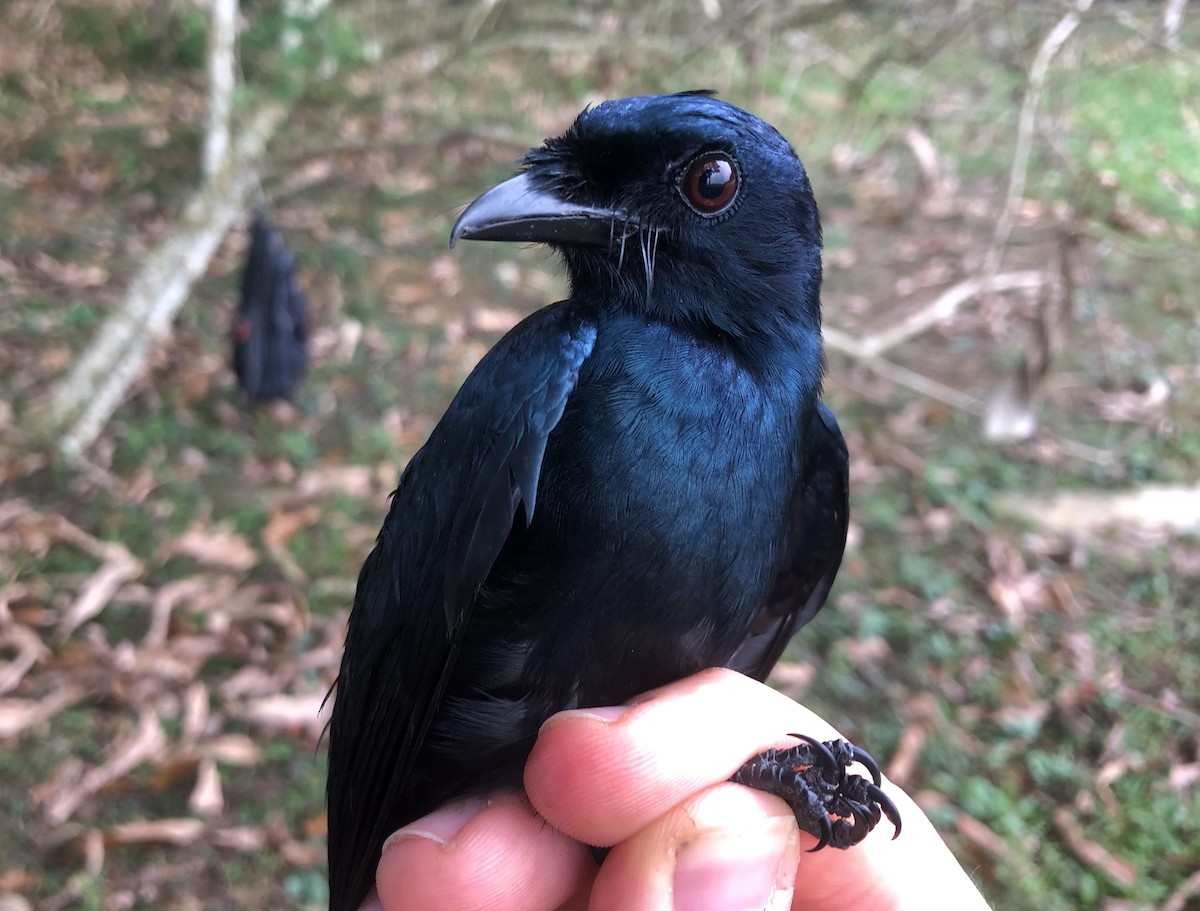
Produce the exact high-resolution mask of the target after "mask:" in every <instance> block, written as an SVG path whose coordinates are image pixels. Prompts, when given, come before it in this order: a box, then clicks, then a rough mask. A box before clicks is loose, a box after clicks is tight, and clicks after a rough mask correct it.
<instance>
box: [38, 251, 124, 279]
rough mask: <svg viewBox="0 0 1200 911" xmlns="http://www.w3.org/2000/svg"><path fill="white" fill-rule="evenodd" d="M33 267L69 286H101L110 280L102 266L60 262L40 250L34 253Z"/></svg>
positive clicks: (49, 277)
mask: <svg viewBox="0 0 1200 911" xmlns="http://www.w3.org/2000/svg"><path fill="white" fill-rule="evenodd" d="M33 267H34V268H35V269H37V270H38V271H39V272H41V273H42V275H44V276H46V278H48V279H50V280H51V281H53V282H57V283H58V284H60V285H65V286H66V287H68V288H99V287H101V286H102V285H103V284H104V283H105V282H107V281H108V273H107V272H105V271H104V270H103V269H102V268H100V266H95V265H93V266H79V265H76V264H74V263H60V262H59V261H58V260H56V259H54V258H53V257H51V256H47V255H46V254H45V253H42V252H40V251H39V252H38V253H36V254H34V257H33Z"/></svg>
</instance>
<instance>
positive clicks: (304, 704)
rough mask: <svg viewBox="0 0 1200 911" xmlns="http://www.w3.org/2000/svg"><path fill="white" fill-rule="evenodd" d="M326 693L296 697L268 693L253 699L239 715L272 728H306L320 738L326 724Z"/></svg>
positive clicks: (304, 729)
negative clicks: (322, 703) (322, 710)
mask: <svg viewBox="0 0 1200 911" xmlns="http://www.w3.org/2000/svg"><path fill="white" fill-rule="evenodd" d="M324 698H325V694H324V693H323V692H317V693H305V694H302V695H296V696H266V697H263V698H262V699H253V700H251V701H249V702H247V703H246V704H245V706H243V707H242V710H241V712H239V714H240V715H241V716H242V717H243V718H245V719H246V720H247V721H249V722H250V723H251V724H258V725H261V726H263V727H265V728H270V729H272V730H303V731H306V732H307V733H308V734H309V735H310V736H312V737H317V736H318V735H319V734H320V733H321V731H322V729H323V728H324V727H325V721H324V719H323V718H322V717H321V702H322V701H323V700H324Z"/></svg>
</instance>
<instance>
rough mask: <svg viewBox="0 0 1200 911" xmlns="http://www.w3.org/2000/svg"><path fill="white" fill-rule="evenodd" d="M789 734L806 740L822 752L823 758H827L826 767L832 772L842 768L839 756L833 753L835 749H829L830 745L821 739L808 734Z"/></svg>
mask: <svg viewBox="0 0 1200 911" xmlns="http://www.w3.org/2000/svg"><path fill="white" fill-rule="evenodd" d="M788 736H789V737H795V738H796V739H797V740H802V741H804V742H805V743H807V744H808V745H809V746H810V747H812V748H813V749H814V750H816V751H817V752H818V753H820V754H821V758H822V759H824V760H825V768H826V769H827V770H828V771H831V772H832V771H833V770H834V769H838V768H840V765H839V763H838V761H837V757H835V756H834V755H833V750H831V749H829V747H828V746H826V745H825V744H824V743H822V742H821V741H820V740H817V738H815V737H809V736H808V735H807V734H788Z"/></svg>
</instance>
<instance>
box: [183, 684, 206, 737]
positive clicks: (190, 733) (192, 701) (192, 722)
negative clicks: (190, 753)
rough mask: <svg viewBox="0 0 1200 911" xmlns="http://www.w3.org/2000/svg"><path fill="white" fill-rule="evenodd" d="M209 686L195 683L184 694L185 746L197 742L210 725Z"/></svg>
mask: <svg viewBox="0 0 1200 911" xmlns="http://www.w3.org/2000/svg"><path fill="white" fill-rule="evenodd" d="M208 716H209V709H208V688H207V687H206V686H205V685H204V684H203V683H193V684H192V685H191V686H189V687H188V688H187V689H186V690H185V691H184V694H183V734H182V738H181V739H182V743H183V745H184V746H185V747H190V746H191V745H193V744H195V743H196V742H197V741H198V740H199V739H200V737H201V735H202V734H203V733H204V729H205V728H206V727H207V726H208Z"/></svg>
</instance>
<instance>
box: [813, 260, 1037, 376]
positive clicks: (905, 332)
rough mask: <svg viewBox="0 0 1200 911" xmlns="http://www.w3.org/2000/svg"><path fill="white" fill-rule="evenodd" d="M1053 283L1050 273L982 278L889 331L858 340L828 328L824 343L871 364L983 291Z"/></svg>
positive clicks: (948, 291)
mask: <svg viewBox="0 0 1200 911" xmlns="http://www.w3.org/2000/svg"><path fill="white" fill-rule="evenodd" d="M1051 281H1052V278H1051V276H1050V275H1049V274H1048V273H1046V272H1040V271H1039V272H1032V271H1031V272H1005V273H1002V274H1001V275H997V276H995V277H993V278H992V280H991V281H990V282H988V281H987V280H986V279H982V278H968V279H965V280H964V281H961V282H959V283H958V284H957V285H953V286H951V287H950V288H947V289H946V290H945V291H943V292H942V293H941V294H939V295H938V296H937V298H935V299H934V300H933V301H932V302H931V303H929V304H927V305H926V306H924V307H922V308H921V309H920V310H918V311H917V312H916V313H912V314H910V315H909V316H906V317H905V318H904V319H902V320H900V322H898V323H896V324H895V325H894V326H892V327H891V328H889V329H884V330H883V331H882V332H876V333H873V334H871V335H866V336H862V337H861V338H855V337H854V336H852V335H850V334H849V333H846V332H842V331H840V330H838V329H834V328H826V329H825V343H826V344H827V345H829V347H830V348H833V349H834V350H836V351H841V352H843V353H844V354H848V355H850V356H851V357H855V358H859V359H861V360H870V359H871V358H876V357H880V356H881V355H883V354H885V353H886V352H887V351H889V350H891V349H892V348H895V347H896V346H897V345H899V344H901V343H903V342H906V341H908V340H909V339H910V338H912V337H913V336H915V335H920V334H921V333H922V332H924V331H925V330H926V329H929V328H930V327H931V326H933V325H935V324H936V323H939V322H941V321H942V320H944V319H948V318H949V317H951V316H953V315H954V313H955V312H956V311H957V310H958V308H959V307H961V306H962V305H963V304H964V303H966V302H967V301H969V300H970V299H971V298H973V297H975V296H977V295H979V294H981V293H983V292H984V291H992V292H995V291H1018V290H1028V289H1033V288H1040V287H1042V286H1043V285H1047V284H1049V283H1050V282H1051Z"/></svg>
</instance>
